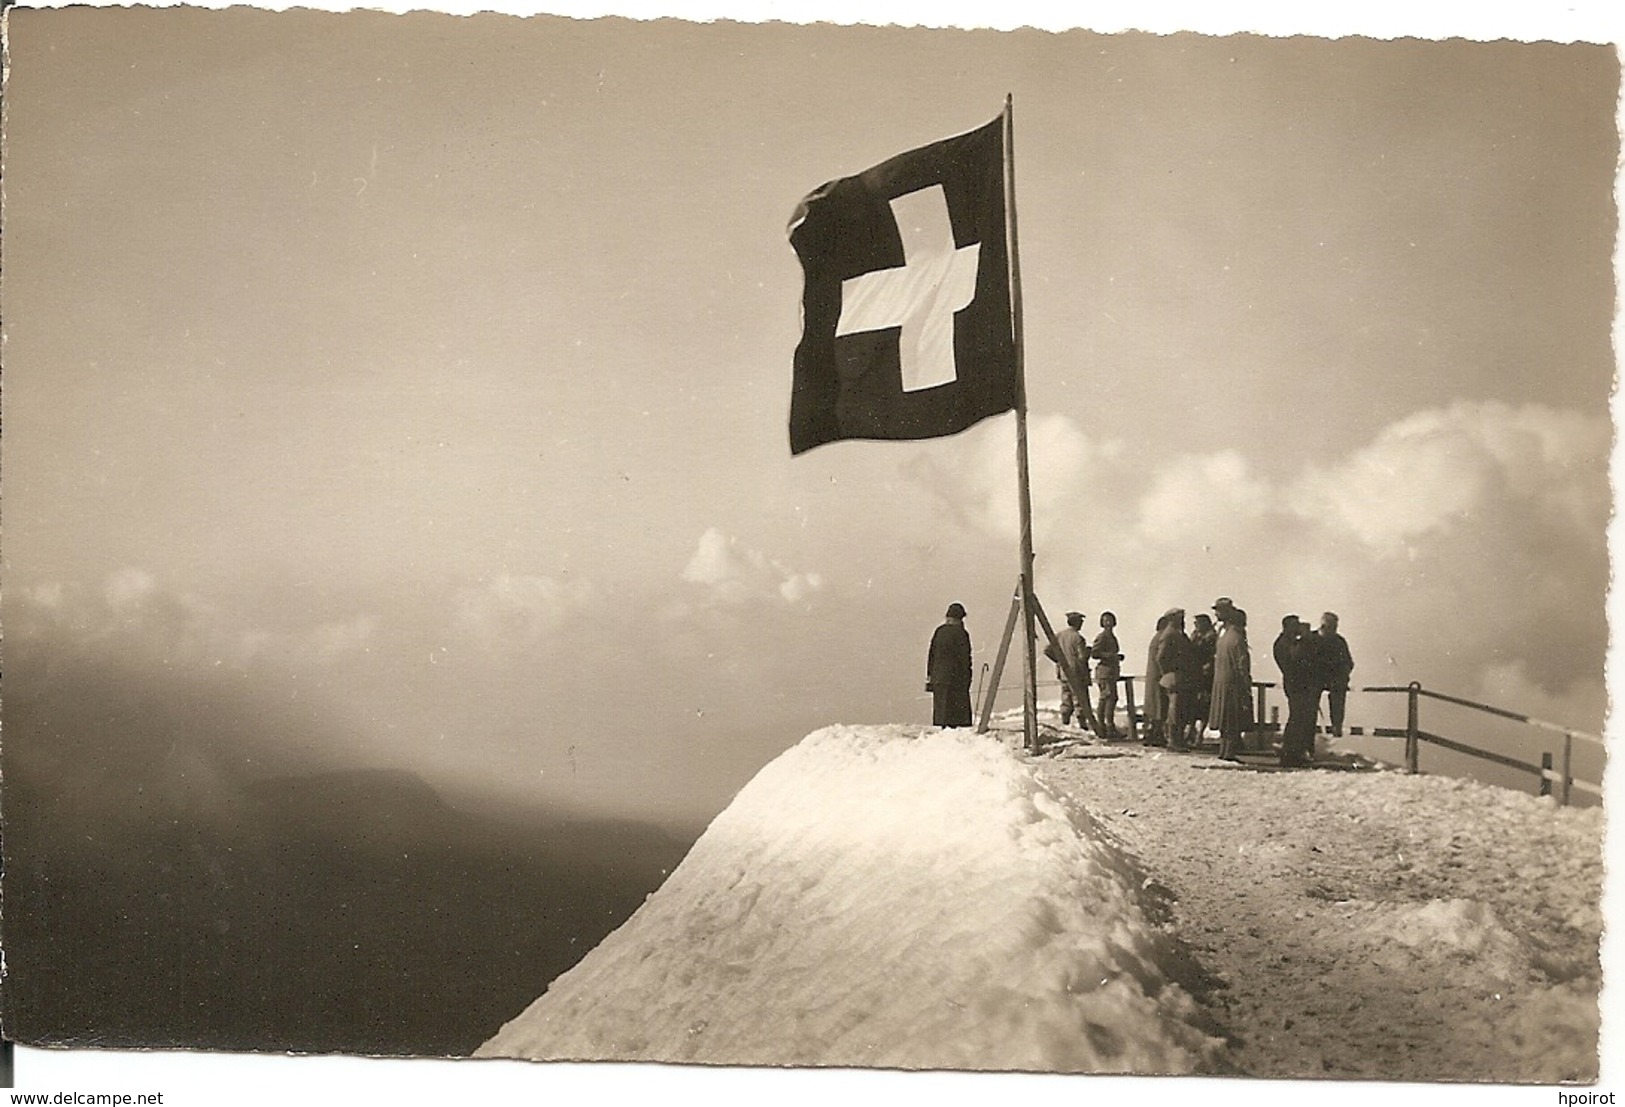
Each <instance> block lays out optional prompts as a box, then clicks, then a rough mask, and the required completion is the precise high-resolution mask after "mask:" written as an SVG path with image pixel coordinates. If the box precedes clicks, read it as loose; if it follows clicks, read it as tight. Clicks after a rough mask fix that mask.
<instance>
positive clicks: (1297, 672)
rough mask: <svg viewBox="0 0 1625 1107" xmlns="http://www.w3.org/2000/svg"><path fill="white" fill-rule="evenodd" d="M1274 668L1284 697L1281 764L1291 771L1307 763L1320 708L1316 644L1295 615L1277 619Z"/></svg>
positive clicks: (1320, 681)
mask: <svg viewBox="0 0 1625 1107" xmlns="http://www.w3.org/2000/svg"><path fill="white" fill-rule="evenodd" d="M1275 664H1276V667H1277V668H1279V669H1280V670H1281V690H1282V691H1283V692H1285V693H1286V702H1287V719H1286V729H1285V730H1284V731H1282V732H1281V764H1282V766H1284V767H1287V768H1291V767H1295V766H1299V765H1307V764H1309V763H1310V760H1311V759H1310V751H1311V750H1312V749H1314V743H1315V714H1316V712H1317V711H1318V710H1319V707H1320V689H1321V685H1322V684H1323V683H1324V678H1323V677H1322V675H1321V665H1320V646H1319V640H1318V639H1317V638H1316V637H1315V635H1313V634H1311V633H1310V631H1309V624H1308V623H1306V622H1304V621H1303V620H1302V619H1300V618H1298V617H1297V616H1296V615H1287V616H1285V617H1284V618H1282V619H1281V633H1280V636H1279V637H1277V638H1276V639H1275Z"/></svg>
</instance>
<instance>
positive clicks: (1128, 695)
mask: <svg viewBox="0 0 1625 1107" xmlns="http://www.w3.org/2000/svg"><path fill="white" fill-rule="evenodd" d="M1123 703H1124V704H1125V705H1126V706H1127V707H1128V736H1129V740H1130V741H1138V740H1139V737H1140V724H1139V716H1138V715H1136V714H1135V713H1134V678H1133V677H1131V676H1126V677H1124V678H1123Z"/></svg>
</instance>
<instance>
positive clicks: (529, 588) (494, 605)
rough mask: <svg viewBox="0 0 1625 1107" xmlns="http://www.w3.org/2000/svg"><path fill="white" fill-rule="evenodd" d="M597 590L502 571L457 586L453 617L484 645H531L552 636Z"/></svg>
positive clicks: (503, 647) (501, 647)
mask: <svg viewBox="0 0 1625 1107" xmlns="http://www.w3.org/2000/svg"><path fill="white" fill-rule="evenodd" d="M596 595H597V592H596V589H594V588H593V587H592V585H590V584H588V583H584V582H577V581H560V580H555V579H553V578H552V577H544V576H523V575H520V576H514V575H508V574H503V575H502V576H498V577H493V578H491V579H490V580H487V581H483V582H481V583H480V584H478V585H475V586H469V587H465V588H461V589H459V590H458V591H457V595H456V599H455V606H456V612H455V615H454V620H455V625H456V627H457V629H458V630H459V631H460V632H462V634H463V635H465V636H466V637H468V638H470V639H472V640H473V641H474V642H475V643H477V644H478V645H480V646H482V647H483V648H486V649H492V650H507V649H515V648H521V649H522V648H529V647H533V646H536V645H538V644H540V643H542V642H544V641H545V640H547V639H549V638H550V637H551V636H553V635H554V634H555V633H556V632H557V631H559V630H560V629H561V628H562V627H563V626H564V625H565V623H566V622H568V621H569V620H570V619H571V618H572V617H573V616H575V615H576V614H578V613H579V612H581V611H582V610H583V609H585V608H586V607H587V606H588V605H590V604H591V603H592V602H593V601H594V599H595V598H596Z"/></svg>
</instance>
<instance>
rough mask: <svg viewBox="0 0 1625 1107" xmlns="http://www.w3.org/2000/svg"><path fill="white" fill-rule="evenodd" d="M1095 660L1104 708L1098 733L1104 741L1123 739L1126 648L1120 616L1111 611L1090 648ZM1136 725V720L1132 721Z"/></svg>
mask: <svg viewBox="0 0 1625 1107" xmlns="http://www.w3.org/2000/svg"><path fill="white" fill-rule="evenodd" d="M1089 652H1090V654H1092V655H1093V657H1094V659H1095V691H1096V692H1097V693H1099V704H1100V709H1099V710H1098V711H1096V712H1095V724H1096V726H1097V728H1098V729H1097V730H1096V731H1095V733H1096V734H1098V735H1100V738H1101V741H1105V742H1109V741H1112V740H1114V739H1117V738H1121V737H1122V734H1121V732H1119V731H1118V729H1117V681H1118V678H1119V677H1121V676H1122V661H1123V652H1122V648H1121V647H1120V646H1119V645H1118V644H1117V616H1116V615H1114V614H1112V613H1111V612H1110V611H1102V612H1101V613H1100V633H1099V634H1097V635H1095V642H1094V645H1092V646H1091V647H1090V648H1089ZM1129 722H1130V725H1133V720H1132V719H1131V720H1129Z"/></svg>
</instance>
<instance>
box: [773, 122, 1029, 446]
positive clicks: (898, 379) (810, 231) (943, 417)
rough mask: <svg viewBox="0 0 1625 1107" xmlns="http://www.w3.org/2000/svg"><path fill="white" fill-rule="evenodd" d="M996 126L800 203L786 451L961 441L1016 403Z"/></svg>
mask: <svg viewBox="0 0 1625 1107" xmlns="http://www.w3.org/2000/svg"><path fill="white" fill-rule="evenodd" d="M1004 234H1005V230H1004V133H1003V120H1002V119H995V120H994V121H993V122H992V123H989V124H988V125H987V126H985V127H980V128H978V129H977V130H974V131H971V132H970V133H968V134H963V135H959V136H958V137H956V138H949V139H944V140H942V141H941V142H935V143H932V144H931V145H930V146H922V147H921V148H920V149H918V150H910V151H909V152H908V153H906V154H899V155H898V156H897V157H894V158H892V159H891V160H889V161H886V162H883V163H882V164H880V165H877V166H875V167H874V168H873V169H869V170H866V171H864V172H862V173H859V174H858V175H857V176H854V177H842V178H841V179H839V180H836V181H831V182H830V183H828V184H826V185H824V186H823V187H822V188H819V189H817V190H816V191H814V192H813V193H812V194H811V195H809V196H808V197H807V198H806V199H804V200H803V201H802V202H801V206H800V207H799V208H798V209H797V210H796V215H795V218H794V219H793V220H792V221H791V224H790V244H791V245H792V246H793V247H794V248H795V251H796V255H797V256H798V257H799V258H800V259H801V267H802V272H803V275H804V278H805V284H804V287H803V294H802V333H801V343H800V344H799V345H798V346H797V347H796V355H795V383H794V386H793V389H792V392H791V398H790V452H791V453H792V454H799V453H801V452H802V451H804V450H810V449H812V448H813V447H814V446H818V445H822V444H823V443H825V442H833V441H836V440H838V439H843V438H894V439H907V438H936V437H939V436H942V435H948V434H956V433H958V432H959V431H962V430H964V429H965V428H967V427H969V426H971V425H972V424H973V423H976V422H978V421H979V420H982V419H985V418H987V417H988V416H989V415H997V414H998V413H1000V412H1002V411H1009V410H1010V409H1011V408H1013V407H1014V406H1015V403H1016V390H1017V388H1016V357H1015V343H1014V339H1013V335H1012V327H1011V315H1010V285H1009V267H1008V263H1007V261H1006V257H1007V253H1006V249H1005V240H1004Z"/></svg>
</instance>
